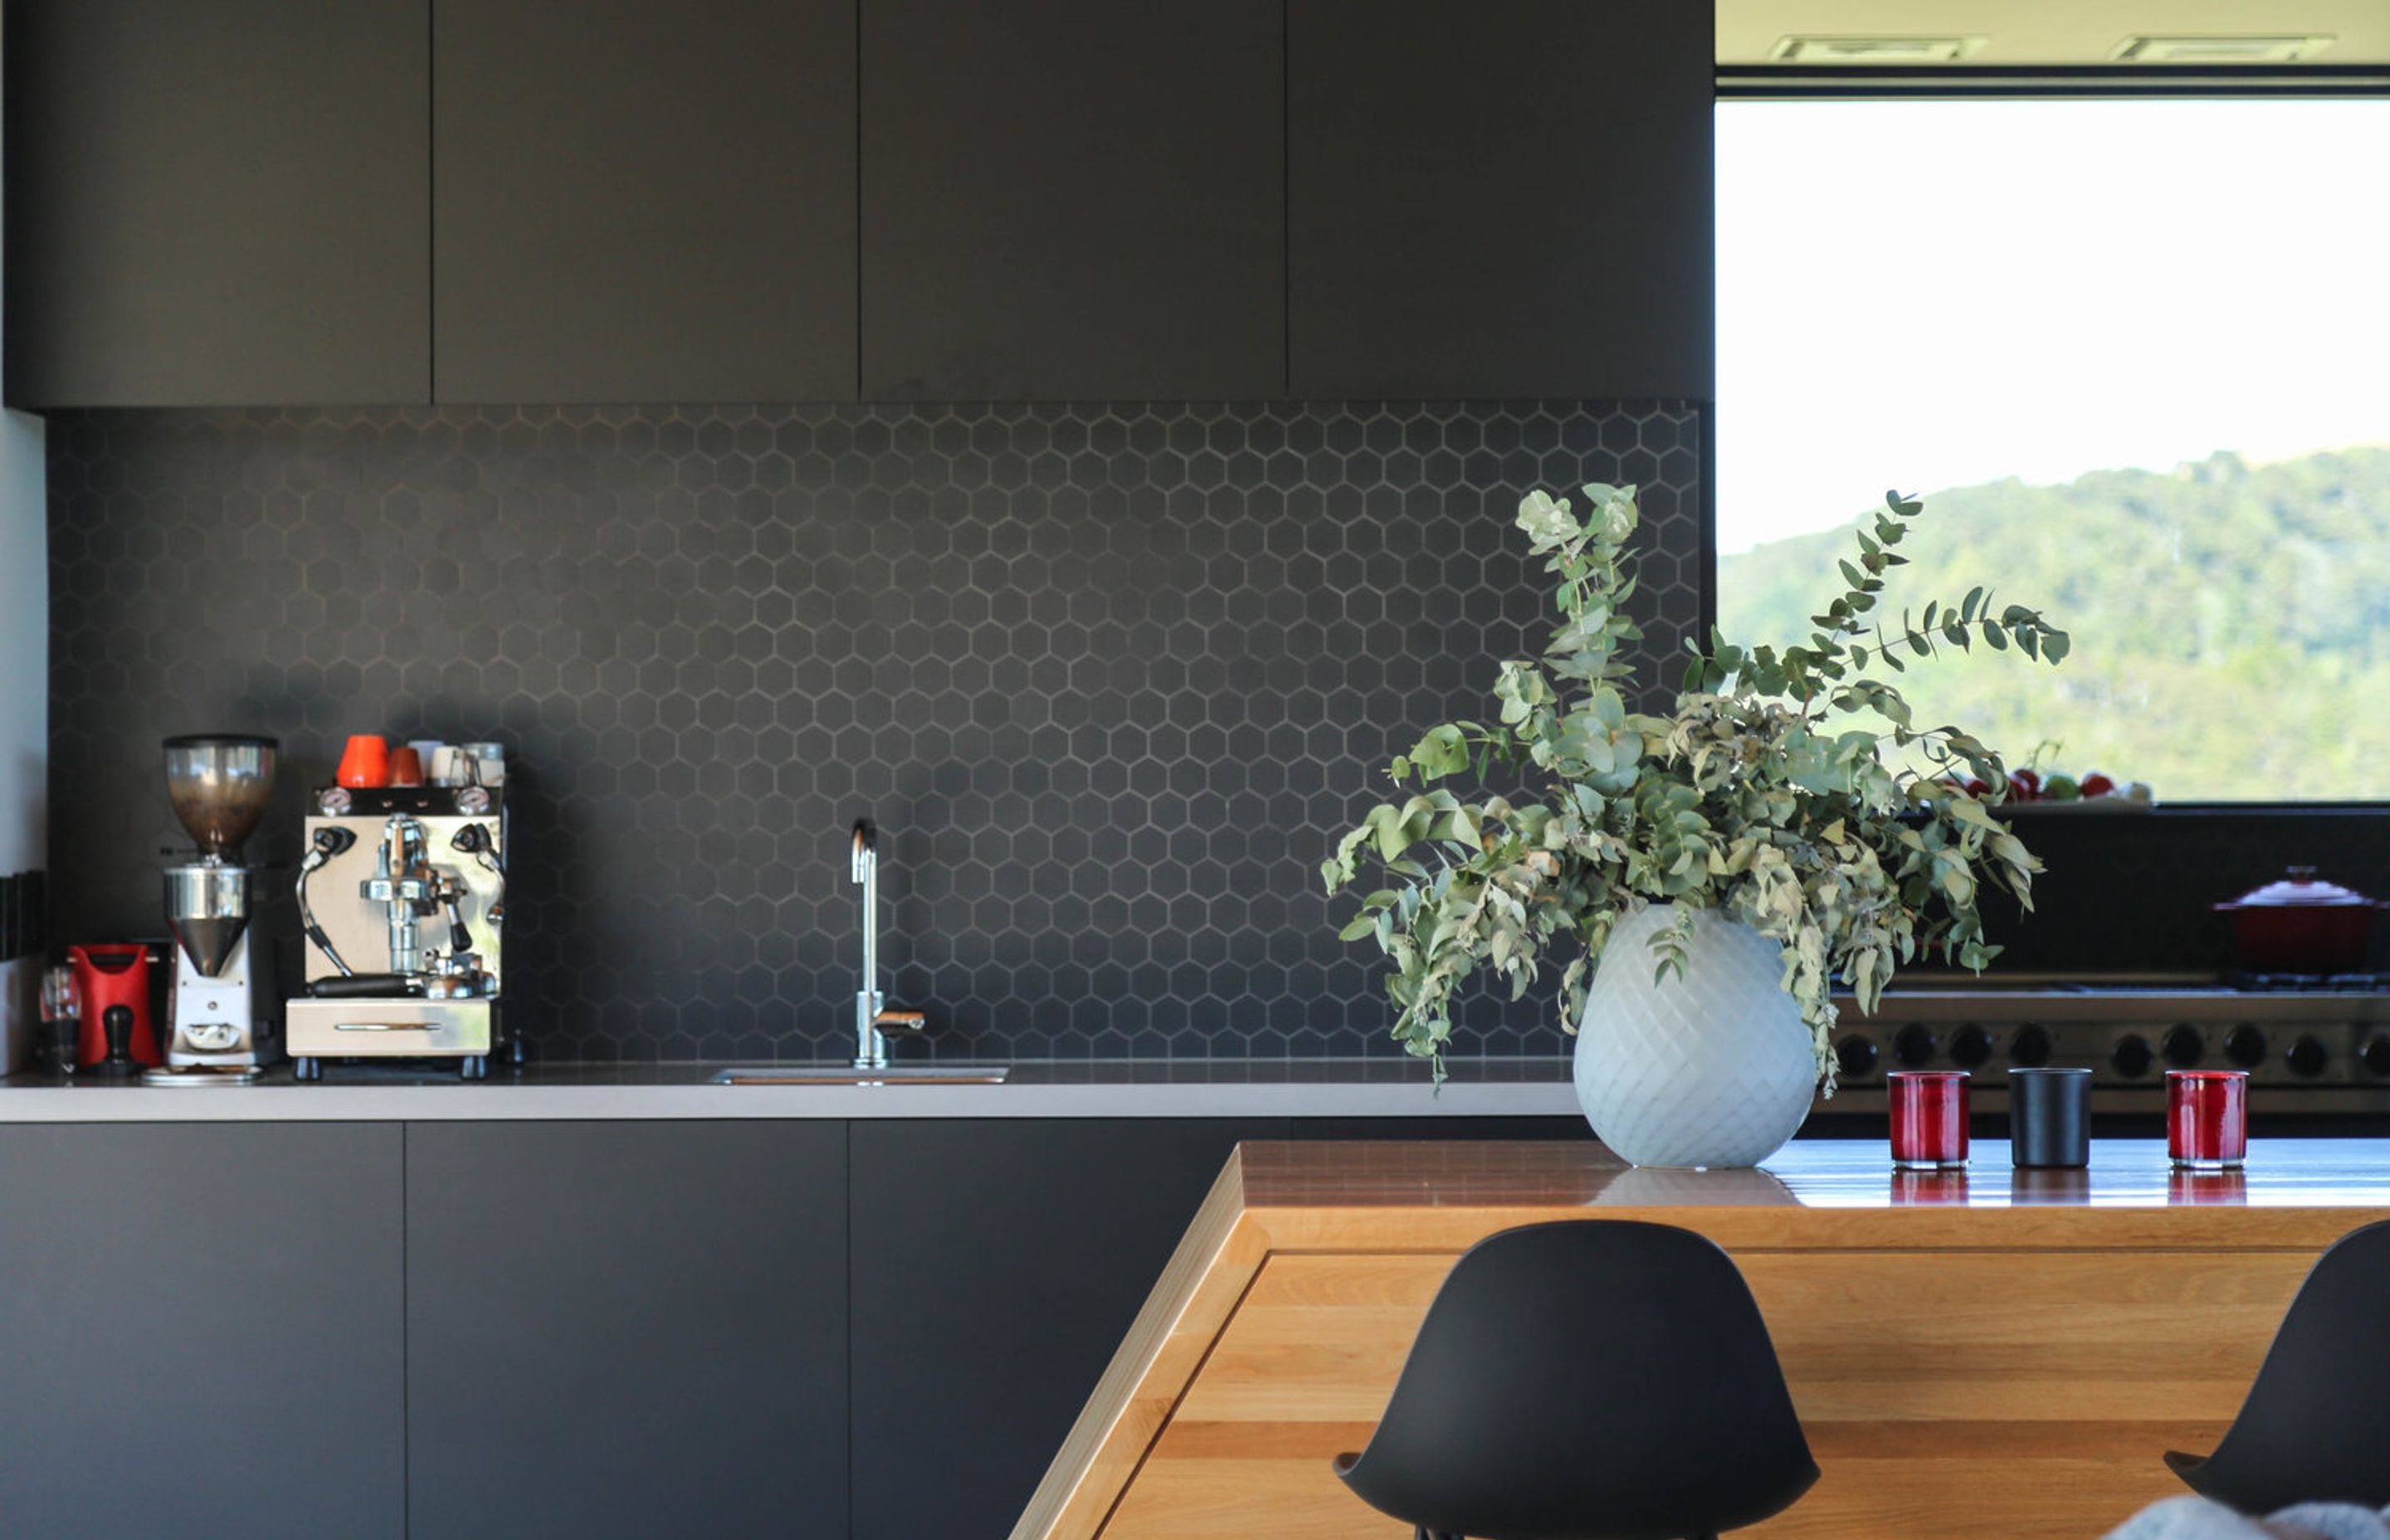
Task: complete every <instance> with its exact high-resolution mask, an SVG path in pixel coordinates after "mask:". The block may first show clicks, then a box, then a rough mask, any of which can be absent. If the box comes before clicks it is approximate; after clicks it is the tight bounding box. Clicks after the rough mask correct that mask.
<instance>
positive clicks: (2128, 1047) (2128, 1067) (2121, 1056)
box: [2108, 1032, 2157, 1078]
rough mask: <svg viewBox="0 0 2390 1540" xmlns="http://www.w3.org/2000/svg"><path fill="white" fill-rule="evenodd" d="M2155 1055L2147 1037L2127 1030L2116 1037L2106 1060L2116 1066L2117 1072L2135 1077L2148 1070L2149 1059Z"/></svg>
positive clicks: (2128, 1076)
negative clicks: (2122, 1034)
mask: <svg viewBox="0 0 2390 1540" xmlns="http://www.w3.org/2000/svg"><path fill="white" fill-rule="evenodd" d="M2156 1057H2157V1056H2156V1055H2155V1054H2152V1052H2150V1040H2149V1039H2148V1038H2146V1037H2143V1036H2142V1035H2141V1034H2140V1033H2137V1032H2128V1033H2126V1034H2125V1035H2124V1036H2122V1037H2119V1038H2118V1039H2116V1046H2115V1047H2114V1049H2112V1050H2111V1051H2110V1052H2109V1055H2108V1062H2110V1063H2111V1064H2114V1066H2116V1072H2117V1073H2118V1074H2121V1075H2124V1076H2126V1077H2127V1078H2137V1077H2139V1076H2141V1075H2145V1074H2147V1073H2149V1072H2150V1061H2151V1060H2152V1059H2155V1058H2156Z"/></svg>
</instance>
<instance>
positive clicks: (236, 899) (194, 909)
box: [142, 733, 281, 1085]
mask: <svg viewBox="0 0 2390 1540" xmlns="http://www.w3.org/2000/svg"><path fill="white" fill-rule="evenodd" d="M164 747H165V751H166V798H167V801H168V802H172V803H173V808H174V816H175V817H177V818H179V819H181V820H182V824H183V828H184V829H185V830H186V832H187V833H188V834H189V835H190V837H191V839H192V841H193V842H195V843H196V844H197V845H198V846H199V859H198V860H196V861H187V862H184V863H182V864H180V865H177V866H168V867H167V868H166V927H167V929H168V930H171V931H172V932H173V937H174V948H173V954H174V955H173V975H172V977H171V978H170V979H169V981H168V983H167V992H166V1026H167V1032H166V1048H165V1055H164V1057H165V1060H166V1062H165V1064H164V1065H163V1066H161V1067H158V1068H154V1069H151V1070H148V1071H147V1072H144V1074H143V1077H142V1078H143V1079H144V1080H145V1081H147V1082H148V1084H153V1085H238V1084H246V1083H248V1082H250V1081H253V1080H255V1079H256V1078H257V1076H258V1071H259V1069H260V1067H261V1066H263V1065H266V1064H271V1063H272V1062H274V1060H276V1059H278V1058H280V1057H281V1041H280V1034H279V1033H278V1032H277V1031H276V1027H275V1024H274V1015H273V993H272V988H271V985H272V980H273V976H274V968H273V959H272V954H271V949H270V946H269V943H267V941H266V938H265V937H263V936H262V935H260V934H259V933H258V932H257V931H256V930H254V929H253V928H251V925H250V923H249V922H250V905H249V868H247V867H246V866H242V865H241V845H242V844H243V843H244V842H245V841H247V840H248V839H249V836H250V834H251V831H252V830H254V829H255V828H257V823H258V820H259V819H260V818H263V816H264V815H265V810H266V807H267V804H268V803H269V802H272V800H273V797H274V764H275V754H276V742H275V740H274V739H272V738H253V737H250V736H247V735H245V734H238V733H196V734H191V735H188V736H186V737H182V738H168V739H166V740H165V745H164Z"/></svg>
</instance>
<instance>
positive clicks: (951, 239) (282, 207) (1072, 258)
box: [6, 0, 1713, 407]
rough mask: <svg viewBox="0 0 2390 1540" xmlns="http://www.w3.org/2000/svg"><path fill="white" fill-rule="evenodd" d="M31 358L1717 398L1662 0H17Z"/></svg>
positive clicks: (1691, 28) (63, 398)
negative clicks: (336, 1) (1125, 0)
mask: <svg viewBox="0 0 2390 1540" xmlns="http://www.w3.org/2000/svg"><path fill="white" fill-rule="evenodd" d="M6 5H7V11H6V24H7V28H8V33H7V49H6V54H7V69H6V74H7V81H6V87H7V99H6V130H7V133H6V161H7V210H6V215H7V219H6V241H7V252H6V258H7V271H6V283H7V295H6V301H7V326H6V353H7V359H6V364H7V370H6V393H7V398H8V400H9V401H10V402H12V403H13V404H19V405H23V406H32V407H44V406H77V405H185V404H291V405H321V404H367V403H380V404H407V403H421V402H425V401H431V402H439V403H448V402H458V403H497V404H504V403H516V402H521V403H559V402H583V403H588V402H704V401H853V400H855V399H857V398H858V397H859V398H860V399H863V400H866V401H917V400H932V401H934V400H965V401H972V400H978V401H985V400H999V401H1001V400H1047V401H1057V400H1089V399H1114V400H1153V399H1162V400H1223V399H1253V398H1272V397H1287V396H1292V397H1296V398H1335V397H1377V396H1396V397H1443V398H1450V397H1490V398H1517V397H1533V396H1552V397H1575V398H1605V397H1654V396H1657V397H1686V398H1693V399H1707V398H1709V397H1710V396H1711V394H1712V393H1713V386H1712V372H1713V364H1712V330H1713V327H1712V319H1711V308H1712V300H1711V288H1712V266H1713V263H1712V254H1711V240H1712V214H1711V198H1712V194H1711V165H1710V162H1711V137H1712V135H1711V122H1710V114H1711V97H1712V89H1711V72H1712V66H1711V42H1710V35H1711V22H1710V7H1709V6H1705V5H1657V4H1651V3H1650V0H1139V3H1137V4H1134V5H1124V4H1121V3H1119V0H1004V3H1003V4H988V3H986V0H456V3H453V4H443V5H439V6H433V5H432V4H431V0H347V3H343V4H340V5H326V4H322V3H321V0H6Z"/></svg>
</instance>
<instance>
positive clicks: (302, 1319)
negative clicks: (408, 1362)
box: [0, 1093, 406, 1540]
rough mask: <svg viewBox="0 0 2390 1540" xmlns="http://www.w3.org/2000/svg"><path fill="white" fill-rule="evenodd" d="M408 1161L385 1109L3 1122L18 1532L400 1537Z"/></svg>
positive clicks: (3, 1487) (0, 1189)
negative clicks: (299, 1117) (322, 1116)
mask: <svg viewBox="0 0 2390 1540" xmlns="http://www.w3.org/2000/svg"><path fill="white" fill-rule="evenodd" d="M60 1094H61V1095H63V1094H65V1093H60ZM162 1094H165V1093H161V1095H162ZM400 1163H401V1155H400V1133H399V1129H398V1128H397V1126H396V1125H395V1124H390V1123H355V1124H341V1123H182V1124H159V1123H134V1124H126V1123H104V1124H94V1123H81V1124H71V1125H29V1124H17V1125H12V1126H7V1127H0V1173H5V1174H6V1180H5V1181H0V1300H5V1301H6V1302H7V1303H6V1309H0V1365H5V1366H6V1367H5V1368H0V1516H4V1517H0V1532H5V1533H6V1534H12V1535H18V1534H22V1535H42V1536H45V1537H47V1540H115V1537H117V1536H122V1535H142V1534H154V1535H169V1534H193V1535H198V1534H225V1535H234V1534H237V1535H242V1536H252V1537H255V1540H278V1537H288V1540H319V1537H321V1536H325V1535H341V1536H343V1537H348V1536H355V1537H358V1540H399V1536H401V1535H402V1534H404V1533H405V1464H406V1456H405V1385H404V1382H403V1380H402V1378H401V1376H402V1374H403V1372H404V1357H405V1349H404V1347H403V1345H402V1344H403V1339H402V1337H401V1332H402V1330H403V1329H404V1321H403V1315H404V1309H403V1306H402V1303H401V1299H400V1289H401V1277H402V1270H403V1266H404V1262H403V1254H404V1241H403V1238H402V1235H401V1231H400V1220H401V1209H402V1199H401V1195H400V1187H399V1182H400Z"/></svg>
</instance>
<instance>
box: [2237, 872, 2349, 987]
mask: <svg viewBox="0 0 2390 1540" xmlns="http://www.w3.org/2000/svg"><path fill="white" fill-rule="evenodd" d="M2382 908H2384V905H2383V903H2382V902H2381V901H2380V900H2378V899H2371V898H2368V897H2366V896H2365V895H2364V894H2363V893H2359V892H2350V891H2349V890H2348V889H2346V888H2344V887H2342V886H2340V885H2339V884H2338V883H2336V882H2324V881H2320V880H2319V879H2317V877H2316V869H2315V868H2314V867H2313V866H2293V867H2292V868H2291V869H2290V875H2289V876H2287V877H2285V878H2284V879H2282V880H2281V881H2280V882H2268V883H2267V884H2266V885H2265V886H2264V887H2262V888H2253V889H2251V890H2250V891H2249V892H2245V893H2242V895H2241V896H2240V897H2239V898H2236V899H2234V900H2233V901H2232V902H2231V903H2229V904H2218V905H2216V912H2217V914H2219V915H2225V916H2228V917H2229V918H2230V919H2231V921H2232V952H2233V956H2234V957H2235V959H2236V960H2237V961H2238V962H2239V963H2240V965H2241V967H2242V969H2244V970H2246V971H2248V972H2251V973H2361V972H2363V971H2364V970H2365V962H2366V954H2367V952H2368V950H2369V949H2370V947H2371V943H2372V940H2373V916H2374V913H2375V911H2377V910H2379V909H2382Z"/></svg>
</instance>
